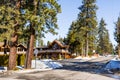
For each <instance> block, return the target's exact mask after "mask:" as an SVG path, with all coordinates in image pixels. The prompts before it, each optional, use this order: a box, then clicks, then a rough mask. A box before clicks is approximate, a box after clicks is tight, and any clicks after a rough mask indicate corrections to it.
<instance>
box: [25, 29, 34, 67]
mask: <svg viewBox="0 0 120 80" xmlns="http://www.w3.org/2000/svg"><path fill="white" fill-rule="evenodd" d="M30 30H31V35H30V43H29V49H28V51H27V52H28V53H27V54H26V63H25V68H26V69H30V68H31V61H32V57H33V48H34V36H35V35H34V33H35V30H34V29H33V28H32V29H30Z"/></svg>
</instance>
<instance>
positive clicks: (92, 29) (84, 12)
mask: <svg viewBox="0 0 120 80" xmlns="http://www.w3.org/2000/svg"><path fill="white" fill-rule="evenodd" d="M95 2H96V0H83V2H82V4H83V5H82V6H81V7H79V10H80V11H81V12H80V13H79V15H78V22H79V24H80V26H79V27H78V30H79V31H82V34H81V35H83V37H84V44H82V45H84V46H85V48H84V49H85V55H86V56H88V53H92V50H93V49H94V43H95V40H96V27H97V21H96V10H97V6H96V4H95Z"/></svg>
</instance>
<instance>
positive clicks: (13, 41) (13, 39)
mask: <svg viewBox="0 0 120 80" xmlns="http://www.w3.org/2000/svg"><path fill="white" fill-rule="evenodd" d="M17 39H18V35H16V34H13V35H12V37H11V42H10V53H9V63H8V70H13V69H15V66H16V53H17Z"/></svg>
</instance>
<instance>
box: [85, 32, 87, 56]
mask: <svg viewBox="0 0 120 80" xmlns="http://www.w3.org/2000/svg"><path fill="white" fill-rule="evenodd" d="M85 56H88V33H86V40H85Z"/></svg>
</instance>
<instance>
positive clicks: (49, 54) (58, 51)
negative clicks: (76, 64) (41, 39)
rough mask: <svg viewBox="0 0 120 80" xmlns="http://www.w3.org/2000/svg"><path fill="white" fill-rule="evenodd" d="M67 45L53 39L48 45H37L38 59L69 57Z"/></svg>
mask: <svg viewBox="0 0 120 80" xmlns="http://www.w3.org/2000/svg"><path fill="white" fill-rule="evenodd" d="M68 48H69V46H68V45H64V44H62V43H61V42H59V41H58V40H54V41H53V42H52V43H50V44H49V45H48V46H43V47H37V48H36V49H38V57H39V58H40V59H55V60H56V59H67V58H70V57H71V56H70V53H69V51H68Z"/></svg>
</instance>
